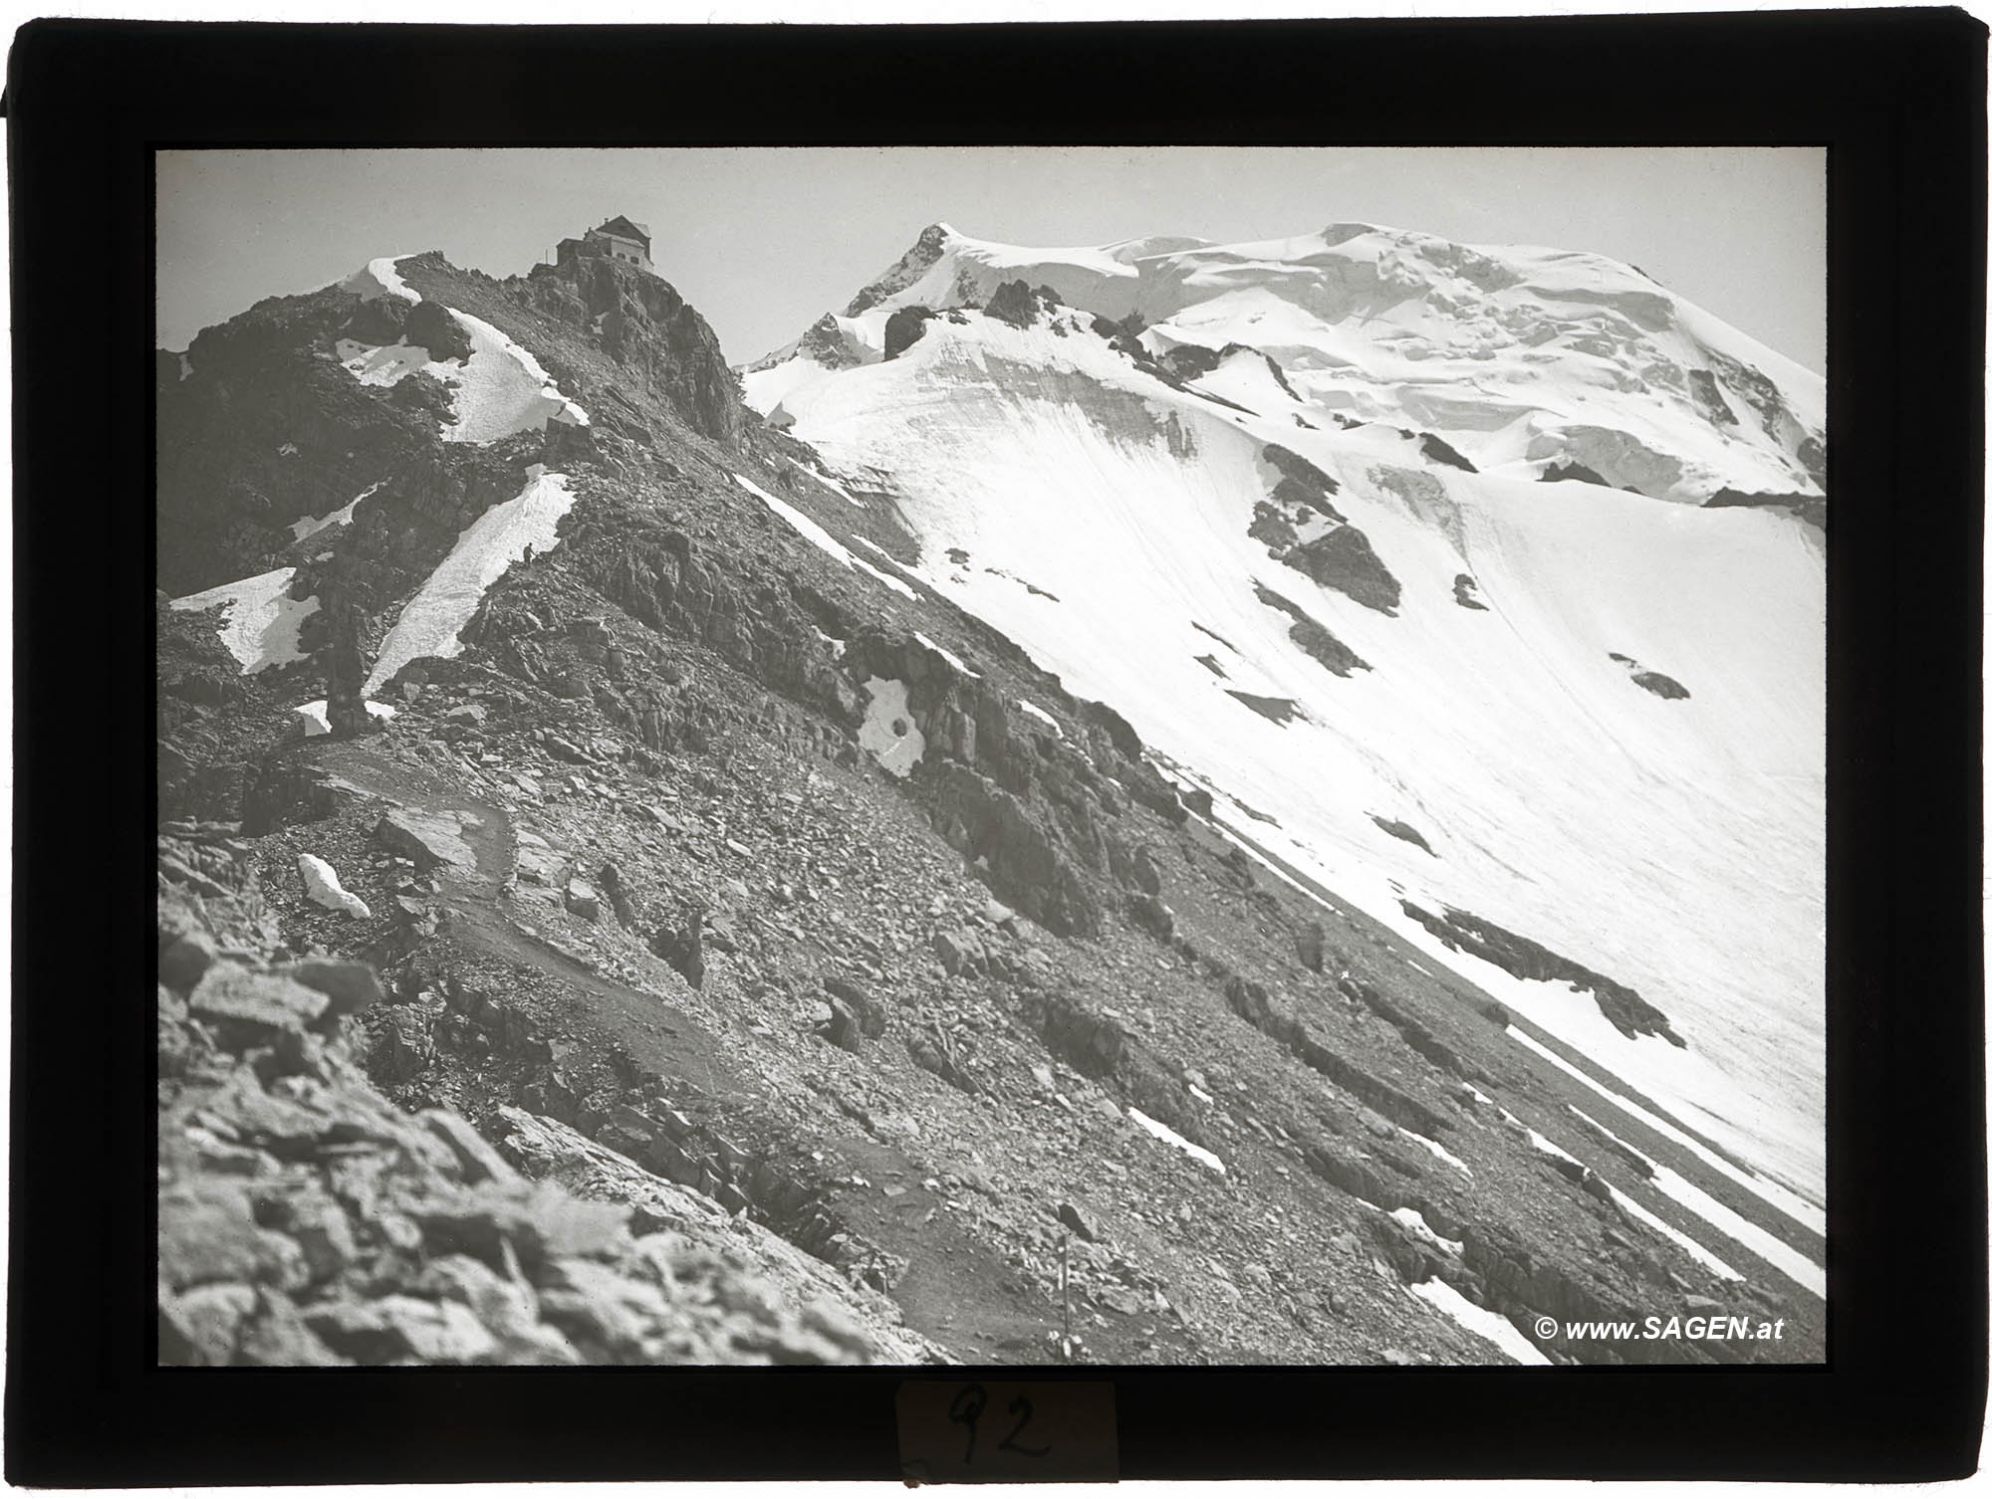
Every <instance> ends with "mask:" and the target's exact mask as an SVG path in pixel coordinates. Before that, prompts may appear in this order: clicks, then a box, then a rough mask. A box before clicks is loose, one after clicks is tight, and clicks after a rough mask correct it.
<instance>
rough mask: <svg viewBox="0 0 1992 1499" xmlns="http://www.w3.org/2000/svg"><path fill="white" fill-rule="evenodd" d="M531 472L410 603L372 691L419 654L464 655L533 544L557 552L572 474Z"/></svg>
mask: <svg viewBox="0 0 1992 1499" xmlns="http://www.w3.org/2000/svg"><path fill="white" fill-rule="evenodd" d="M526 472H527V474H528V475H529V476H530V477H529V479H528V482H527V484H526V487H525V488H524V489H522V490H520V491H519V493H518V494H517V495H516V496H514V497H513V498H512V499H509V500H506V501H504V502H503V503H502V504H497V505H493V506H492V507H491V508H490V509H489V510H487V511H485V512H484V514H482V515H480V516H479V517H478V518H477V519H476V520H474V521H472V522H471V523H470V524H469V525H468V526H467V527H465V528H464V531H463V534H462V535H460V536H459V537H458V538H457V542H456V546H455V547H453V548H452V549H451V551H450V554H449V556H447V557H445V558H444V559H443V561H442V564H441V565H440V566H439V567H437V569H436V570H435V571H434V572H433V573H431V574H430V575H429V577H428V580H427V581H426V582H425V583H423V585H422V586H421V588H420V589H418V590H417V591H416V593H415V595H414V597H413V598H411V599H409V601H408V602H407V604H406V605H404V606H403V607H402V610H401V617H400V618H399V619H397V620H396V621H395V623H394V628H393V629H392V630H390V631H388V633H387V639H385V640H384V641H382V642H381V647H380V656H379V658H378V659H377V660H376V661H375V662H374V667H373V671H372V673H371V674H370V675H369V676H368V677H367V682H366V688H365V691H366V692H367V693H369V694H371V693H372V692H373V691H374V690H375V689H376V688H378V687H379V686H380V685H381V684H382V683H384V682H387V681H390V680H391V679H392V678H393V677H394V674H395V673H396V672H398V671H400V670H401V668H402V667H404V666H406V665H407V664H408V663H409V662H410V661H413V660H415V659H416V658H418V657H421V656H442V657H452V656H458V655H461V654H462V653H463V641H462V640H461V639H459V638H458V636H459V633H460V632H461V631H462V629H463V627H464V626H465V625H467V624H469V623H470V618H471V616H472V615H473V614H475V613H476V612H477V606H478V605H479V604H480V603H482V602H483V600H484V595H485V592H486V590H488V589H489V588H490V587H491V585H492V584H493V583H495V582H497V581H498V579H499V578H500V577H501V576H503V574H504V572H505V570H506V569H507V568H509V567H510V566H511V565H512V564H513V563H515V562H517V561H519V560H520V559H521V558H523V557H524V556H525V554H526V550H527V549H528V548H531V549H532V550H533V551H534V552H550V551H552V550H553V549H554V548H555V547H556V546H558V545H559V544H560V537H559V534H558V527H559V525H560V518H561V517H562V516H563V515H565V514H567V512H568V511H569V510H571V509H572V508H573V507H574V496H573V495H572V494H570V493H569V492H568V489H567V477H566V475H564V474H550V473H548V472H547V471H546V465H545V464H541V463H536V464H534V465H533V466H532V467H531V468H530V469H528V470H527V471H526Z"/></svg>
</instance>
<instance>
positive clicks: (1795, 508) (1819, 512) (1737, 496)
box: [1702, 489, 1826, 530]
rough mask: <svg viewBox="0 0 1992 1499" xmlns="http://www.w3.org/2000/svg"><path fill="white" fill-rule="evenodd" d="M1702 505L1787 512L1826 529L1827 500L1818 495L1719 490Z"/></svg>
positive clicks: (1714, 508)
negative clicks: (1747, 492)
mask: <svg viewBox="0 0 1992 1499" xmlns="http://www.w3.org/2000/svg"><path fill="white" fill-rule="evenodd" d="M1702 504H1703V505H1704V506H1706V507H1707V508H1709V509H1711V510H1717V509H1722V508H1723V507H1725V506H1743V507H1746V508H1756V509H1767V510H1786V511H1789V512H1790V513H1791V514H1793V515H1795V516H1797V517H1798V518H1799V519H1800V520H1802V521H1804V522H1806V523H1807V524H1808V525H1813V526H1817V527H1819V528H1820V529H1821V530H1824V529H1825V528H1826V500H1825V497H1824V496H1823V495H1816V494H1798V493H1790V494H1745V493H1744V492H1743V491H1742V490H1740V489H1718V490H1717V491H1716V492H1715V493H1714V494H1712V495H1710V496H1709V497H1708V498H1707V499H1706V500H1704V501H1702Z"/></svg>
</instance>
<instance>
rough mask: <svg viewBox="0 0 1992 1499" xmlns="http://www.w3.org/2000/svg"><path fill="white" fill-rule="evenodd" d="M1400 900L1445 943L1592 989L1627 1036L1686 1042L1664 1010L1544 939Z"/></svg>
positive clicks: (1523, 973) (1518, 973) (1530, 974)
mask: <svg viewBox="0 0 1992 1499" xmlns="http://www.w3.org/2000/svg"><path fill="white" fill-rule="evenodd" d="M1399 904H1400V905H1402V906H1403V907H1404V913H1405V914H1406V915H1407V916H1409V917H1411V918H1412V919H1413V920H1414V921H1416V922H1417V923H1418V924H1419V925H1420V926H1422V927H1424V928H1425V929H1426V930H1427V931H1429V932H1430V933H1431V934H1432V935H1433V936H1435V937H1437V938H1438V939H1439V940H1440V941H1442V942H1444V943H1445V944H1446V946H1448V947H1454V948H1458V949H1460V950H1461V951H1464V952H1470V953H1472V954H1473V955H1474V956H1475V957H1477V958H1485V959H1486V960H1487V961H1488V962H1490V963H1493V964H1495V965H1496V966H1497V967H1500V968H1504V969H1506V970H1507V971H1508V972H1509V973H1512V974H1513V975H1514V976H1515V977H1516V978H1521V979H1538V980H1541V981H1543V982H1545V983H1565V984H1569V985H1571V986H1572V987H1573V988H1578V989H1588V990H1590V991H1591V994H1592V996H1593V997H1594V998H1595V999H1596V1000H1597V1002H1598V1009H1599V1011H1600V1012H1601V1013H1602V1014H1603V1015H1604V1017H1605V1019H1607V1020H1609V1021H1610V1022H1611V1023H1612V1024H1613V1025H1614V1026H1616V1027H1617V1028H1618V1029H1619V1030H1620V1031H1621V1032H1623V1033H1624V1034H1625V1035H1627V1036H1630V1037H1639V1036H1660V1037H1663V1038H1664V1039H1666V1040H1668V1041H1671V1042H1672V1043H1673V1044H1674V1045H1676V1046H1686V1045H1687V1043H1686V1042H1685V1041H1683V1040H1682V1039H1681V1038H1680V1037H1679V1036H1677V1035H1676V1034H1675V1033H1674V1027H1673V1025H1672V1024H1671V1023H1670V1022H1669V1021H1668V1019H1667V1017H1666V1016H1665V1015H1663V1014H1661V1013H1660V1011H1659V1010H1657V1009H1655V1008H1654V1007H1653V1006H1652V1005H1650V1004H1648V1003H1647V1002H1646V1001H1645V1000H1644V999H1641V998H1640V996H1639V993H1638V991H1637V990H1634V989H1631V988H1628V987H1627V986H1626V985H1624V984H1621V983H1619V982H1618V981H1617V980H1616V979H1610V978H1607V977H1606V976H1605V975H1604V974H1602V973H1597V972H1594V971H1593V970H1591V969H1589V968H1586V967H1585V966H1584V965H1583V964H1581V963H1578V962H1576V961H1574V960H1572V959H1570V958H1566V957H1564V956H1563V955H1562V954H1560V953H1553V952H1551V951H1550V950H1549V949H1548V948H1546V947H1544V946H1543V945H1542V944H1541V943H1540V942H1535V941H1532V940H1530V939H1529V938H1527V937H1523V936H1520V935H1518V934H1517V933H1514V932H1511V931H1508V930H1507V929H1505V928H1503V927H1498V926H1496V925H1494V923H1493V922H1491V921H1487V920H1484V919H1483V918H1481V917H1478V916H1475V915H1474V914H1473V913H1472V912H1470V911H1460V910H1455V909H1448V910H1447V911H1446V912H1445V914H1444V915H1438V914H1435V913H1433V912H1431V911H1427V910H1425V909H1424V908H1423V907H1421V906H1416V905H1413V904H1412V903H1411V902H1410V901H1408V900H1407V901H1400V902H1399Z"/></svg>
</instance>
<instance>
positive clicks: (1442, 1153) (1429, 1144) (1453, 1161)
mask: <svg viewBox="0 0 1992 1499" xmlns="http://www.w3.org/2000/svg"><path fill="white" fill-rule="evenodd" d="M1399 1128H1400V1130H1402V1132H1403V1134H1404V1136H1405V1137H1406V1138H1407V1139H1411V1140H1416V1141H1417V1142H1418V1143H1419V1144H1420V1145H1422V1146H1424V1147H1425V1149H1427V1150H1429V1151H1431V1153H1432V1154H1433V1155H1435V1156H1437V1157H1438V1158H1439V1159H1440V1160H1442V1161H1444V1162H1445V1163H1446V1164H1447V1165H1448V1166H1452V1167H1455V1168H1457V1169H1458V1170H1460V1171H1463V1172H1465V1173H1466V1174H1467V1175H1468V1176H1471V1175H1473V1168H1472V1167H1471V1166H1469V1165H1467V1164H1466V1162H1465V1161H1462V1160H1461V1159H1460V1158H1459V1157H1458V1156H1456V1155H1454V1154H1453V1153H1452V1152H1451V1151H1450V1150H1447V1149H1446V1148H1445V1146H1443V1145H1441V1144H1440V1143H1439V1142H1438V1141H1437V1140H1427V1139H1426V1138H1425V1137H1424V1136H1423V1135H1419V1134H1413V1133H1412V1132H1411V1131H1410V1130H1408V1129H1403V1127H1402V1126H1401V1125H1400V1126H1399Z"/></svg>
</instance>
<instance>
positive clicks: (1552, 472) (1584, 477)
mask: <svg viewBox="0 0 1992 1499" xmlns="http://www.w3.org/2000/svg"><path fill="white" fill-rule="evenodd" d="M1540 478H1541V482H1542V483H1544V484H1556V483H1560V482H1562V481H1564V480H1566V479H1567V480H1573V481H1575V482H1577V483H1579V484H1597V485H1600V486H1603V487H1609V486H1607V485H1605V476H1604V475H1603V474H1600V473H1599V472H1598V471H1597V470H1595V469H1589V468H1586V467H1585V466H1584V465H1583V464H1581V463H1576V462H1571V461H1558V462H1555V463H1551V464H1547V465H1545V466H1544V468H1543V471H1542V474H1541V476H1540Z"/></svg>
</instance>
